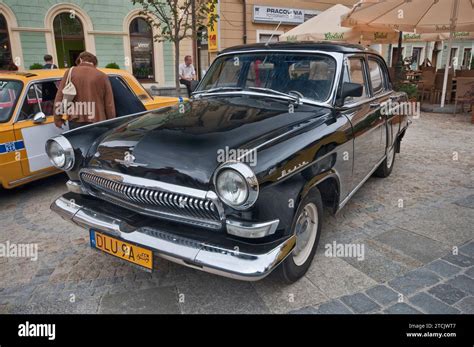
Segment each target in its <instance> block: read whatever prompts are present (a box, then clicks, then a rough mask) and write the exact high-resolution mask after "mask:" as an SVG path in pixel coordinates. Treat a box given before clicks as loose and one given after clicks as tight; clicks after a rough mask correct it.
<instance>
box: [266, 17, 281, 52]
mask: <svg viewBox="0 0 474 347" xmlns="http://www.w3.org/2000/svg"><path fill="white" fill-rule="evenodd" d="M281 22H282V21H280V22H279V23H278V25H277V27H276V28H275V30H273V32H272V34H271V35H270V38H269V39H268V40H267V42H265V47H268V46H269V45H270V41H271V40H272V38H273V36H274V35H275V33H276V32H277V30H278V28H279V27H280V25H281Z"/></svg>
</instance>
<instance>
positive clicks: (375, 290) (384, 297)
mask: <svg viewBox="0 0 474 347" xmlns="http://www.w3.org/2000/svg"><path fill="white" fill-rule="evenodd" d="M365 293H366V294H367V295H368V296H369V298H371V299H373V300H375V301H376V302H378V303H379V304H380V305H383V306H386V305H388V304H390V303H393V302H396V301H397V300H398V296H399V294H398V293H397V292H395V291H393V290H392V289H390V288H388V287H387V286H385V285H382V284H381V285H377V286H375V287H372V288H369V289H367V290H366V291H365Z"/></svg>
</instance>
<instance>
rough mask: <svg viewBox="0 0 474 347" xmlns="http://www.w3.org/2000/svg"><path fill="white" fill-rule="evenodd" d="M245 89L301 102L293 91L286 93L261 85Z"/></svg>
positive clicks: (299, 97)
mask: <svg viewBox="0 0 474 347" xmlns="http://www.w3.org/2000/svg"><path fill="white" fill-rule="evenodd" d="M247 89H250V90H255V91H260V92H265V93H270V94H275V95H280V96H284V97H286V98H288V99H290V100H292V101H294V102H296V103H297V104H301V96H300V95H298V94H296V93H295V95H291V94H288V93H283V92H280V91H278V90H275V89H271V88H263V87H248V88H247Z"/></svg>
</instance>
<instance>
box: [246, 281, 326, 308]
mask: <svg viewBox="0 0 474 347" xmlns="http://www.w3.org/2000/svg"><path fill="white" fill-rule="evenodd" d="M253 287H254V288H255V290H256V291H257V293H258V296H259V297H260V298H261V299H262V300H263V301H264V302H265V304H266V306H267V307H271V311H272V313H285V312H288V311H292V310H295V309H298V308H300V307H306V306H315V305H317V304H319V303H321V302H325V301H327V300H329V298H328V297H327V296H326V295H325V294H324V293H323V291H322V290H321V289H319V288H318V287H316V286H315V285H314V284H313V283H311V282H310V281H309V280H308V279H307V278H306V277H303V278H301V279H300V280H298V281H297V282H295V283H292V284H290V285H288V284H285V283H282V282H281V281H279V279H278V278H276V276H275V277H274V276H271V277H269V278H265V279H264V280H263V281H258V282H255V283H253Z"/></svg>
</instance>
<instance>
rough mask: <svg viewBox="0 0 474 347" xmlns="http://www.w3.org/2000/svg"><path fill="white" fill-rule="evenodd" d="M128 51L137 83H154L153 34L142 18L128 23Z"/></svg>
mask: <svg viewBox="0 0 474 347" xmlns="http://www.w3.org/2000/svg"><path fill="white" fill-rule="evenodd" d="M130 49H131V52H132V70H133V75H134V76H135V77H136V78H137V79H138V80H139V81H154V80H155V71H154V70H155V69H154V65H153V32H152V29H151V26H150V24H149V23H148V22H147V21H146V20H145V19H143V18H140V17H138V18H135V19H134V20H132V22H131V23H130Z"/></svg>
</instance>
